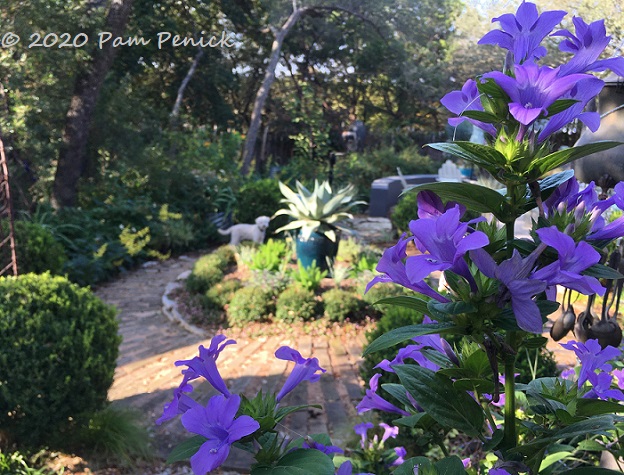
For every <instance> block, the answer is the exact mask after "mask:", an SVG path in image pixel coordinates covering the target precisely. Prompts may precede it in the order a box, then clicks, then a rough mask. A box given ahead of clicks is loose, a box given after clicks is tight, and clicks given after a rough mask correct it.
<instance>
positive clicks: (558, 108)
mask: <svg viewBox="0 0 624 475" xmlns="http://www.w3.org/2000/svg"><path fill="white" fill-rule="evenodd" d="M577 102H579V101H577V100H575V99H559V100H558V101H555V102H554V103H553V105H551V106H550V107H549V108H548V115H549V116H551V115H554V114H558V113H559V112H563V111H564V110H566V109H569V108H570V107H572V106H573V105H574V104H576V103H577Z"/></svg>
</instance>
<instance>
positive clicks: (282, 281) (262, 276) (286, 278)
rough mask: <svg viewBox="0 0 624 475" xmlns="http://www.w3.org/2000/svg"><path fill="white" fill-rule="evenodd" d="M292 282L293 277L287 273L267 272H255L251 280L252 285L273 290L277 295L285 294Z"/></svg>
mask: <svg viewBox="0 0 624 475" xmlns="http://www.w3.org/2000/svg"><path fill="white" fill-rule="evenodd" d="M292 281H293V279H292V277H291V275H290V274H288V273H287V272H269V271H267V270H262V271H257V270H256V271H253V272H252V273H251V277H250V279H249V283H250V285H258V286H260V287H264V288H265V289H271V290H272V291H273V293H275V294H279V293H280V292H283V291H284V289H285V288H286V287H288V285H289V284H290V283H291V282H292Z"/></svg>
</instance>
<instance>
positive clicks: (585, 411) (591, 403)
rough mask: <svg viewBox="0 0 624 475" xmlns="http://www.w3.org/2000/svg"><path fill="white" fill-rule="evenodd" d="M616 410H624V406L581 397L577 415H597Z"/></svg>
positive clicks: (577, 405)
mask: <svg viewBox="0 0 624 475" xmlns="http://www.w3.org/2000/svg"><path fill="white" fill-rule="evenodd" d="M616 412H624V406H622V405H621V404H617V403H615V402H610V401H601V400H600V399H579V400H578V402H577V403H576V415H578V416H597V415H599V414H613V413H616Z"/></svg>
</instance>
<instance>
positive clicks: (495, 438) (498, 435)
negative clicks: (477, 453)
mask: <svg viewBox="0 0 624 475" xmlns="http://www.w3.org/2000/svg"><path fill="white" fill-rule="evenodd" d="M504 437H505V431H504V430H502V429H496V430H495V431H494V433H493V434H492V438H491V439H488V440H487V442H486V443H485V444H483V449H482V450H483V451H484V452H489V451H490V450H494V449H495V448H496V447H498V444H500V443H501V442H502V441H503V438H504Z"/></svg>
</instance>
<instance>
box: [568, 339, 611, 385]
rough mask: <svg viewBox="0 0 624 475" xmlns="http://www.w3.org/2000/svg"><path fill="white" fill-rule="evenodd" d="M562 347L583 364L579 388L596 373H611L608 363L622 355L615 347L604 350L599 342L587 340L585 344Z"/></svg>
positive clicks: (569, 343)
mask: <svg viewBox="0 0 624 475" xmlns="http://www.w3.org/2000/svg"><path fill="white" fill-rule="evenodd" d="M560 345H561V346H563V347H564V348H565V349H566V350H572V351H574V353H575V354H576V357H577V358H578V359H579V361H580V362H581V372H580V373H579V379H578V387H579V388H580V387H581V386H583V384H585V381H588V380H589V377H590V375H591V374H593V373H595V372H596V371H607V372H609V371H611V365H610V364H608V361H611V360H613V359H615V358H617V357H619V356H620V355H621V354H622V352H621V351H620V350H619V349H618V348H614V347H613V346H607V347H606V348H605V349H602V348H601V347H600V343H598V340H587V341H586V342H585V343H581V342H580V341H569V342H568V343H560Z"/></svg>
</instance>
